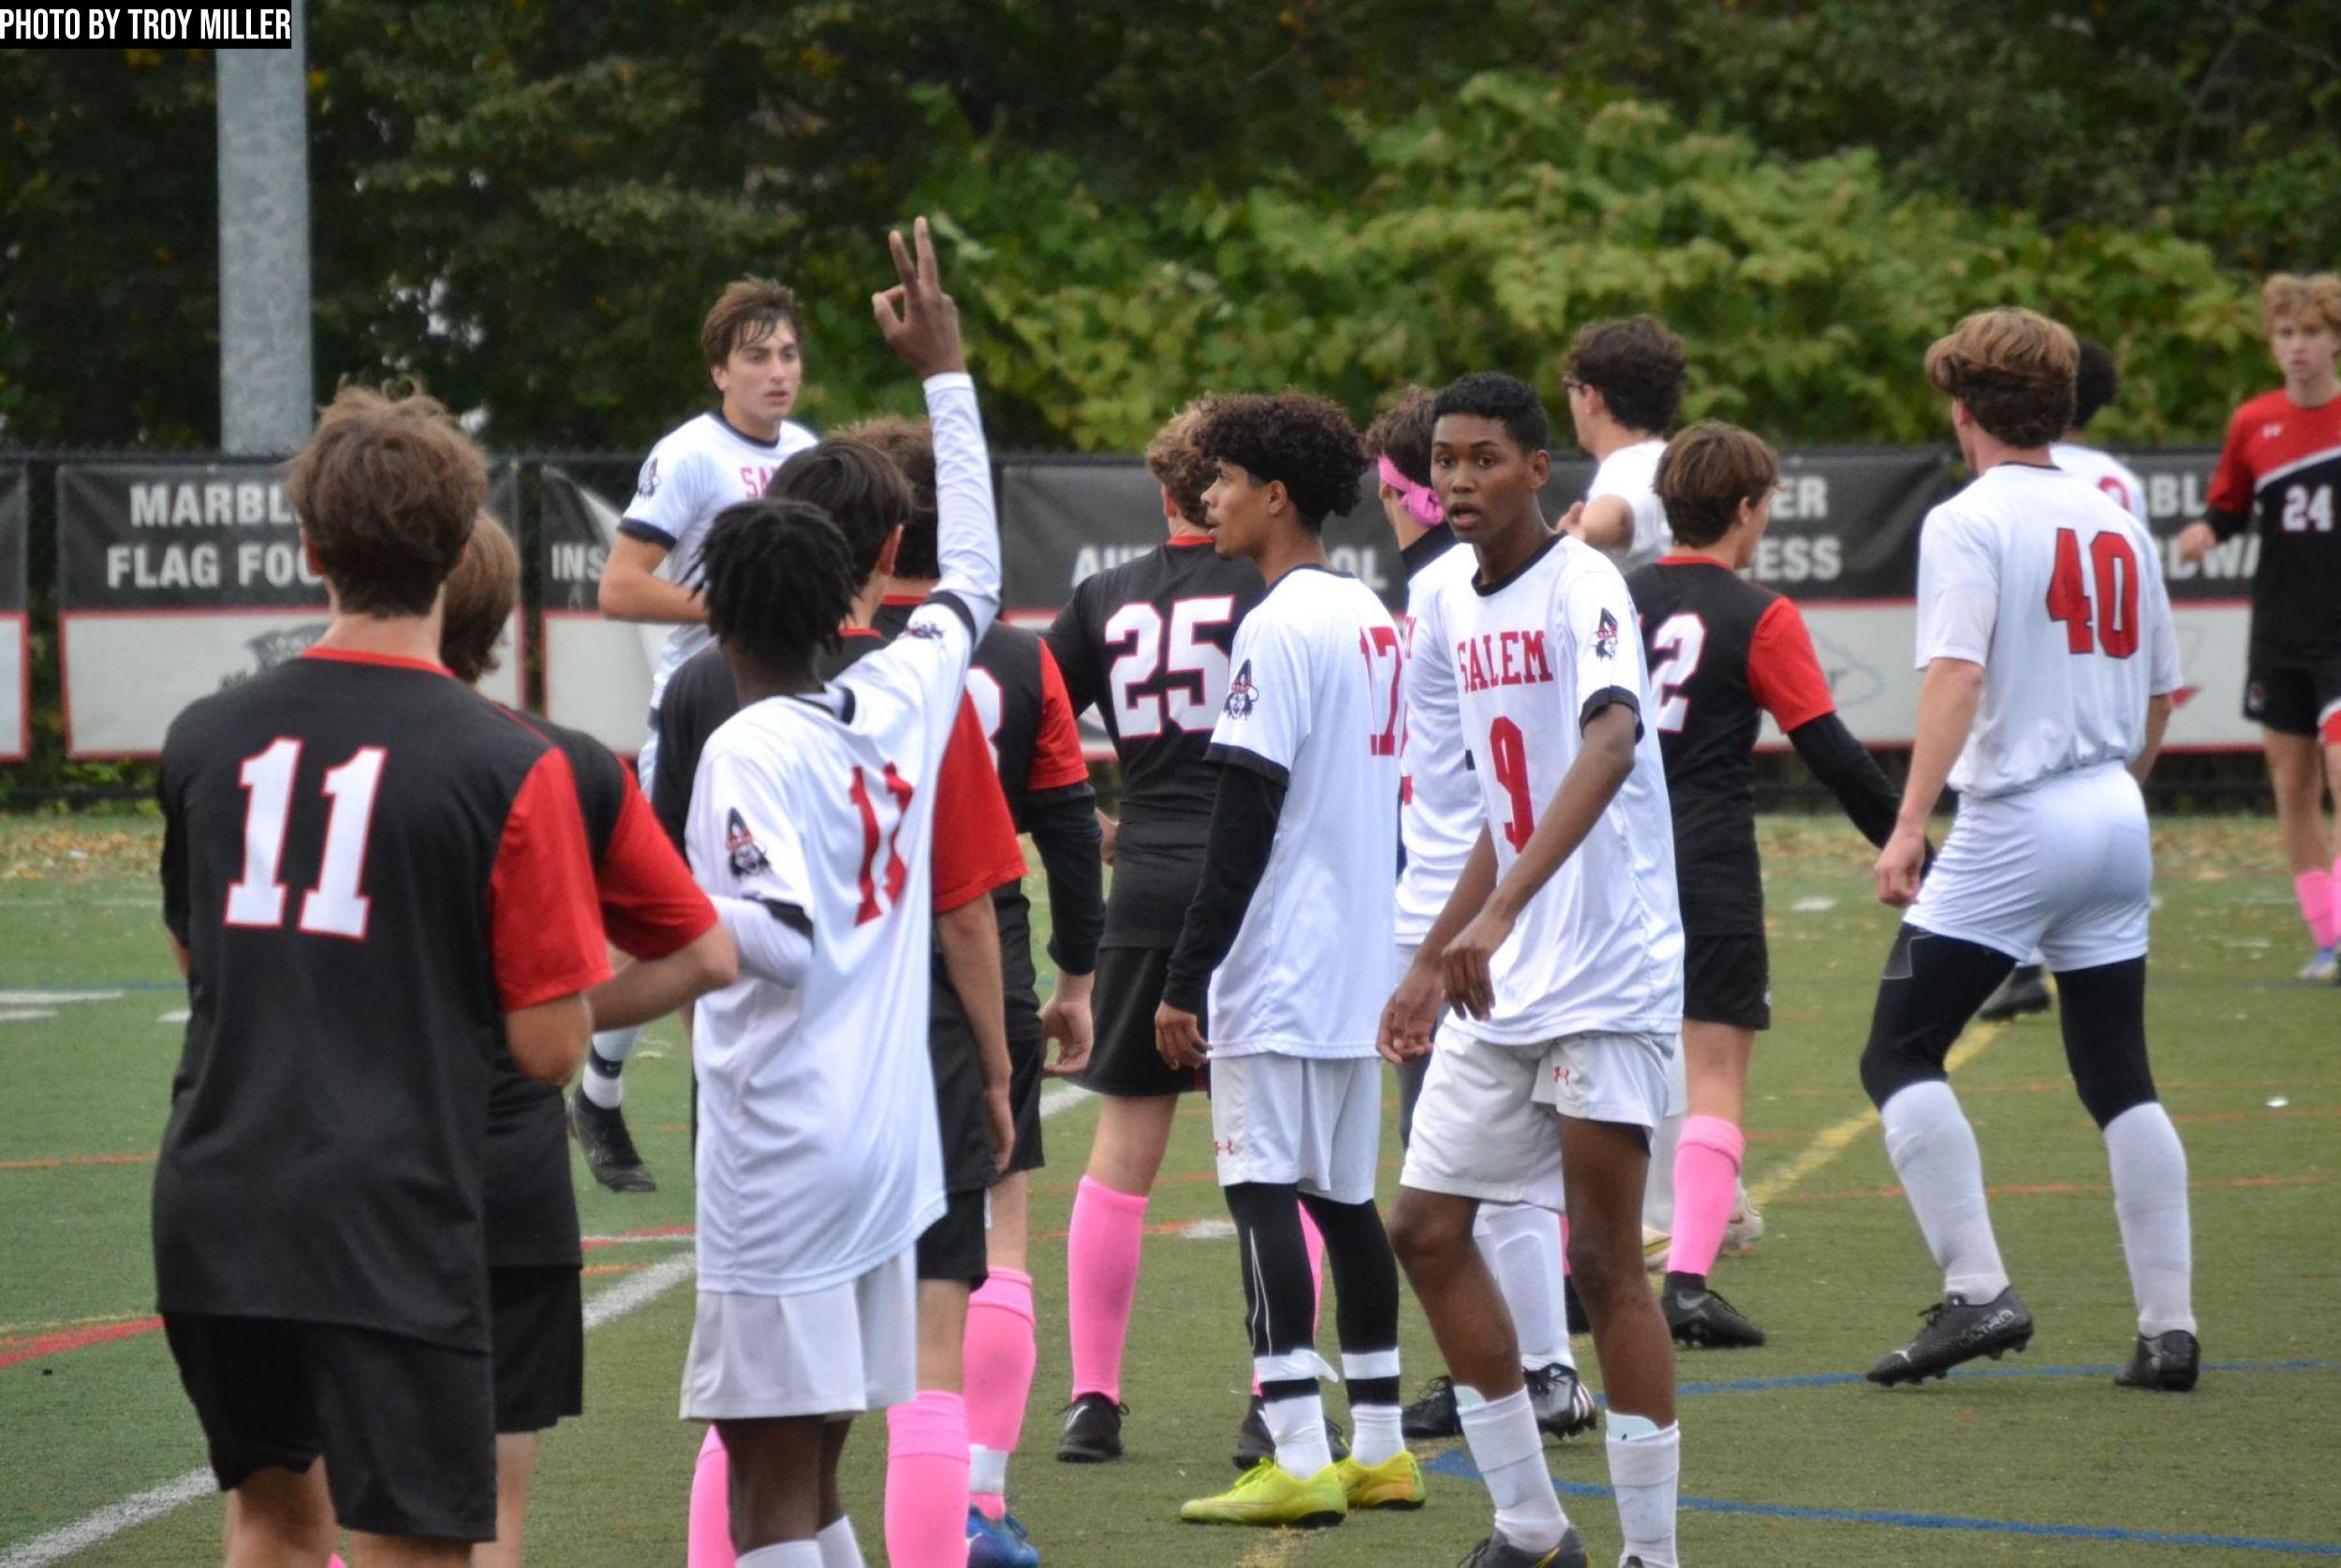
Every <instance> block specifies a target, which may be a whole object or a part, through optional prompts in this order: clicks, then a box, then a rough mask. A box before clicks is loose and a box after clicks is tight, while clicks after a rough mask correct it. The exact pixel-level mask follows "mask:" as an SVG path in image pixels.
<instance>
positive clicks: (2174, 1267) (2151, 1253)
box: [2105, 1100, 2195, 1338]
mask: <svg viewBox="0 0 2341 1568" xmlns="http://www.w3.org/2000/svg"><path fill="white" fill-rule="evenodd" d="M2105 1157H2106V1161H2107V1163H2108V1164H2109V1165H2112V1166H2113V1214H2114V1217H2115V1218H2116V1219H2118V1220H2120V1221H2121V1225H2122V1252H2123V1253H2124V1254H2125V1255H2126V1256H2127V1257H2128V1260H2129V1288H2130V1292H2131V1294H2133V1295H2134V1296H2135V1297H2137V1298H2138V1332H2139V1333H2141V1334H2144V1335H2146V1336H2147V1337H2149V1338H2151V1337H2153V1336H2154V1335H2157V1334H2167V1333H2169V1332H2171V1330H2172V1329H2174V1328H2184V1329H2186V1332H2188V1333H2189V1334H2191V1333H2193V1332H2194V1331H2195V1310H2194V1302H2193V1299H2192V1292H2191V1287H2192V1285H2193V1282H2194V1276H2195V1253H2194V1234H2193V1229H2192V1226H2191V1225H2190V1224H2189V1221H2188V1217H2187V1212H2186V1150H2185V1149H2184V1148H2182V1147H2181V1146H2180V1144H2179V1141H2178V1129H2177V1128H2175V1127H2173V1126H2172V1125H2171V1115H2170V1112H2168V1111H2166V1110H2164V1109H2163V1108H2162V1106H2161V1105H2160V1103H2159V1102H2157V1101H2154V1100H2149V1101H2147V1102H2146V1103H2145V1104H2144V1105H2142V1106H2130V1107H2129V1108H2128V1110H2126V1111H2124V1112H2122V1114H2121V1115H2119V1116H2117V1117H2115V1118H2114V1119H2113V1121H2109V1122H2107V1123H2106V1124H2105Z"/></svg>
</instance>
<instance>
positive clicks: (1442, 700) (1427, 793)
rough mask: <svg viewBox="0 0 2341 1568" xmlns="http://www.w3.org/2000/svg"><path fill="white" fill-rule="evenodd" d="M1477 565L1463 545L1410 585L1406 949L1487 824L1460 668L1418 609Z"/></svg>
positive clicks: (1403, 896) (1403, 879) (1402, 883)
mask: <svg viewBox="0 0 2341 1568" xmlns="http://www.w3.org/2000/svg"><path fill="white" fill-rule="evenodd" d="M1478 568H1479V562H1478V560H1477V558H1476V557H1474V556H1473V555H1472V553H1471V550H1470V548H1469V547H1468V546H1465V545H1461V544H1458V545H1455V546H1453V547H1451V548H1450V549H1449V550H1448V551H1447V553H1445V554H1444V555H1441V556H1440V557H1439V558H1438V559H1437V560H1436V561H1434V562H1432V563H1431V564H1429V565H1427V566H1425V567H1423V568H1422V570H1421V571H1420V572H1418V573H1416V574H1415V576H1414V577H1413V578H1411V579H1408V581H1407V583H1406V726H1405V730H1404V733H1403V737H1402V740H1401V750H1402V752H1403V754H1404V755H1402V756H1401V758H1400V764H1401V767H1402V769H1403V771H1404V772H1405V775H1406V778H1405V791H1404V795H1403V798H1402V801H1401V804H1400V806H1399V813H1398V835H1399V839H1400V842H1401V843H1404V844H1405V845H1406V871H1405V872H1404V873H1403V874H1401V875H1400V876H1399V878H1398V945H1400V946H1402V947H1419V946H1421V945H1422V939H1423V938H1424V937H1425V936H1428V935H1429V934H1430V932H1431V926H1432V923H1433V922H1434V921H1436V920H1437V918H1438V916H1439V911H1441V910H1443V909H1445V908H1446V907H1447V896H1448V895H1449V894H1450V893H1452V892H1453V891H1454V890H1455V882H1456V879H1457V878H1458V877H1460V876H1462V875H1463V869H1464V862H1465V860H1468V859H1469V858H1470V857H1471V846H1472V844H1473V843H1475V842H1477V841H1478V839H1479V837H1480V828H1481V826H1482V825H1483V824H1484V823H1485V822H1486V820H1487V818H1486V816H1485V815H1484V813H1483V812H1482V810H1481V807H1480V785H1479V783H1478V781H1477V780H1475V779H1473V778H1472V776H1471V769H1470V768H1469V767H1468V766H1467V765H1466V763H1465V755H1466V754H1465V746H1464V743H1463V720H1462V717H1461V715H1460V714H1459V712H1458V711H1457V709H1456V706H1455V702H1456V692H1455V667H1454V665H1453V664H1452V663H1451V662H1450V661H1449V660H1447V659H1445V658H1441V657H1437V656H1436V655H1437V653H1438V652H1439V650H1438V649H1437V648H1436V646H1434V645H1432V644H1430V643H1428V642H1425V641H1424V640H1423V639H1422V623H1421V619H1420V617H1419V615H1418V612H1417V609H1416V607H1417V606H1419V605H1421V604H1424V603H1426V602H1428V601H1429V599H1430V598H1431V597H1432V596H1433V595H1434V594H1436V593H1438V592H1439V589H1440V586H1441V585H1442V584H1444V583H1446V582H1448V581H1450V580H1462V581H1465V582H1467V581H1469V580H1470V579H1471V574H1472V573H1473V572H1474V571H1476V570H1478ZM1426 654H1427V655H1431V656H1429V657H1425V655H1426Z"/></svg>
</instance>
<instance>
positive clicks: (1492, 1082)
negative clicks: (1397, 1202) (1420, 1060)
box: [1398, 1015, 1564, 1213]
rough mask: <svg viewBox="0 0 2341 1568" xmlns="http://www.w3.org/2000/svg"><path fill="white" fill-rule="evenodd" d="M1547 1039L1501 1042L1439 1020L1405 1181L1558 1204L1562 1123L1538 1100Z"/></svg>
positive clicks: (1425, 1188) (1493, 1199)
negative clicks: (1543, 1043)
mask: <svg viewBox="0 0 2341 1568" xmlns="http://www.w3.org/2000/svg"><path fill="white" fill-rule="evenodd" d="M1544 1052H1545V1048H1544V1047H1542V1046H1499V1045H1496V1044H1494V1043H1493V1042H1491V1041H1487V1040H1482V1039H1480V1037H1479V1036H1478V1035H1476V1034H1474V1033H1470V1031H1469V1030H1468V1029H1466V1028H1465V1026H1464V1025H1463V1024H1462V1023H1460V1022H1459V1021H1458V1020H1457V1019H1456V1018H1453V1017H1452V1016H1451V1015H1450V1017H1449V1018H1447V1019H1446V1020H1445V1021H1444V1022H1442V1023H1441V1024H1440V1025H1439V1027H1438V1033H1437V1034H1436V1036H1435V1037H1434V1044H1433V1048H1432V1051H1431V1065H1430V1070H1429V1071H1428V1072H1426V1073H1424V1074H1423V1076H1422V1093H1421V1097H1420V1098H1419V1099H1417V1100H1416V1101H1415V1103H1414V1136H1413V1137H1412V1139H1410V1140H1409V1141H1408V1143H1407V1145H1406V1166H1405V1168H1404V1169H1403V1170H1401V1171H1400V1172H1399V1176H1398V1180H1399V1182H1400V1184H1401V1185H1403V1186H1407V1187H1412V1188H1414V1189H1415V1190H1417V1191H1418V1192H1425V1193H1446V1194H1450V1195H1452V1196H1455V1197H1466V1198H1478V1199H1479V1200H1480V1202H1482V1203H1533V1204H1536V1205H1538V1206H1539V1207H1541V1208H1545V1209H1552V1210H1553V1211H1554V1212H1555V1213H1558V1212H1559V1211H1560V1210H1561V1208H1562V1206H1563V1202H1564V1198H1563V1194H1562V1191H1561V1127H1560V1122H1559V1121H1558V1120H1557V1119H1556V1118H1555V1117H1554V1115H1553V1107H1552V1106H1550V1105H1539V1104H1538V1103H1537V1100H1536V1090H1537V1080H1538V1079H1539V1077H1543V1075H1544Z"/></svg>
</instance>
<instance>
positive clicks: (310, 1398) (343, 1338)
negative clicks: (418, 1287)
mask: <svg viewBox="0 0 2341 1568" xmlns="http://www.w3.org/2000/svg"><path fill="white" fill-rule="evenodd" d="M163 1333H164V1336H165V1337H166V1338H167V1339H168V1340H169V1342H170V1354H171V1358H172V1359H173V1360H175V1361H177V1362H178V1364H179V1381H180V1382H181V1384H183V1385H184V1386H185V1388H186V1391H187V1398H188V1399H190V1400H192V1401H193V1402H194V1405H195V1414H196V1417H197V1419H198V1420H199V1421H200V1422H201V1423H202V1425H203V1438H204V1442H205V1443H207V1444H208V1445H209V1447H210V1449H211V1460H212V1473H213V1476H214V1477H216V1478H217V1479H218V1482H219V1487H220V1490H222V1491H231V1490H233V1489H234V1488H236V1487H240V1486H242V1485H243V1483H244V1482H245V1481H247V1480H249V1479H251V1477H252V1476H253V1475H254V1474H256V1473H258V1472H259V1471H261V1470H264V1469H267V1468H268V1467H270V1466H272V1465H273V1466H277V1467H280V1468H282V1469H285V1470H289V1471H291V1472H293V1473H295V1474H305V1473H307V1472H308V1469H309V1466H310V1465H311V1464H312V1463H314V1462H315V1461H316V1460H317V1459H318V1458H323V1459H324V1460H325V1482H326V1487H327V1489H328V1491H330V1492H331V1495H332V1499H333V1517H335V1518H336V1519H338V1520H340V1521H341V1524H342V1527H343V1528H344V1529H345V1530H355V1531H364V1532H365V1533H367V1534H371V1535H389V1536H395V1537H427V1538H431V1539H435V1540H445V1541H493V1540H494V1539H495V1533H496V1441H495V1440H496V1423H495V1397H494V1374H493V1366H492V1363H491V1358H490V1356H489V1354H488V1352H486V1351H484V1350H454V1349H450V1348H449V1347H448V1346H446V1345H436V1344H431V1343H428V1342H426V1341H421V1340H416V1339H409V1338H408V1337H407V1336H405V1335H404V1334H389V1333H384V1332H382V1331H381V1330H379V1329H374V1328H357V1327H352V1326H347V1325H345V1324H330V1323H295V1322H288V1321H287V1320H284V1319H281V1318H251V1317H217V1316H213V1315H210V1314H207V1313H200V1312H166V1313H164V1314H163Z"/></svg>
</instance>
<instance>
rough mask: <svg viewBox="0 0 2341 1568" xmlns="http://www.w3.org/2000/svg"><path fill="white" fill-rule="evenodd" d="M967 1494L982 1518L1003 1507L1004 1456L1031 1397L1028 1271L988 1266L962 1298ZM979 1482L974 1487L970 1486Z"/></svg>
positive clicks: (1034, 1355) (991, 1516)
mask: <svg viewBox="0 0 2341 1568" xmlns="http://www.w3.org/2000/svg"><path fill="white" fill-rule="evenodd" d="M964 1354H965V1359H966V1367H967V1377H966V1383H967V1442H968V1443H969V1444H970V1446H971V1449H980V1450H982V1452H980V1453H972V1452H971V1453H970V1455H969V1458H968V1486H969V1487H970V1490H969V1493H968V1500H969V1501H970V1502H973V1503H974V1504H975V1505H976V1506H977V1507H978V1508H979V1509H981V1510H982V1511H983V1517H985V1518H987V1519H996V1518H998V1517H1001V1516H1002V1515H1003V1514H1006V1513H1007V1512H1008V1498H1007V1495H1006V1487H1007V1476H1008V1457H1009V1455H1010V1454H1013V1453H1014V1452H1016V1444H1017V1443H1018V1441H1019V1440H1021V1439H1022V1438H1023V1435H1024V1407H1025V1406H1026V1405H1027V1404H1029V1403H1030V1402H1031V1399H1032V1372H1033V1364H1034V1362H1035V1360H1036V1359H1037V1358H1038V1352H1037V1350H1036V1349H1035V1346H1034V1341H1033V1313H1032V1276H1031V1275H1030V1274H1026V1273H1023V1272H1021V1271H1019V1270H1017V1269H1014V1268H994V1269H993V1270H992V1271H991V1277H990V1278H989V1279H987V1280H985V1281H984V1282H983V1288H982V1289H981V1290H979V1291H978V1292H976V1294H975V1296H974V1297H972V1298H970V1299H969V1301H968V1303H967V1337H966V1340H965V1352H964ZM976 1488H980V1489H976Z"/></svg>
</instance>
